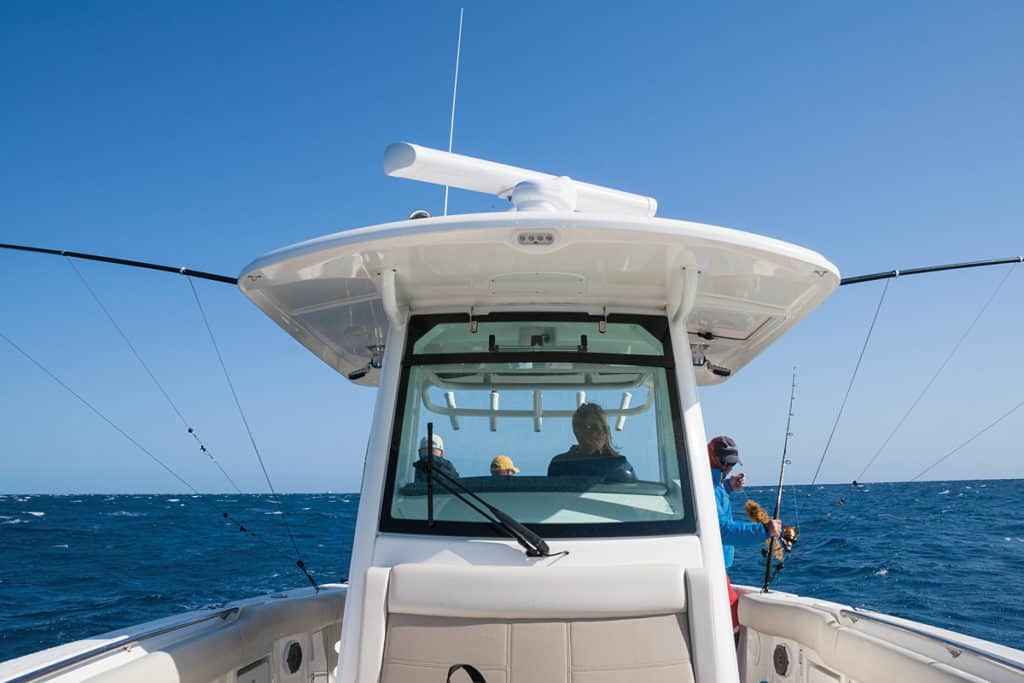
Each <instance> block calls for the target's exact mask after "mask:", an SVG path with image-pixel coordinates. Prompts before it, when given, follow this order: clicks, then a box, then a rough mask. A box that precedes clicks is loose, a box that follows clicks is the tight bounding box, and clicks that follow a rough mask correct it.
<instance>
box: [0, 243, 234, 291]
mask: <svg viewBox="0 0 1024 683" xmlns="http://www.w3.org/2000/svg"><path fill="white" fill-rule="evenodd" d="M0 249H13V250H15V251H29V252H32V253H34V254H50V255H52V256H67V257H68V258H77V259H85V260H87V261H102V262H103V263H115V264H117V265H119V266H131V267H132V268H145V269H147V270H159V271H162V272H164V273H177V274H178V275H188V276H189V277H197V278H200V279H202V280H212V281H213V282H223V283H225V284H229V285H237V284H238V278H237V277H229V276H227V275H218V274H216V273H207V272H204V271H202V270H192V269H191V268H185V267H175V266H164V265H160V264H159V263H147V262H146V261H132V260H129V259H123V258H114V257H113V256H100V255H98V254H84V253H82V252H80V251H64V250H62V249H44V248H42V247H28V246H25V245H23V244H3V243H0Z"/></svg>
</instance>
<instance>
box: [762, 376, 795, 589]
mask: <svg viewBox="0 0 1024 683" xmlns="http://www.w3.org/2000/svg"><path fill="white" fill-rule="evenodd" d="M795 398H796V367H794V368H793V383H792V385H791V386H790V389H789V414H788V415H787V416H786V439H785V440H784V441H783V442H782V463H781V464H780V465H779V490H778V491H777V492H776V493H775V513H774V514H773V515H772V519H773V520H774V519H778V518H779V512H780V510H781V508H782V479H783V477H784V476H785V474H786V465H788V464H789V460H786V452H787V451H788V450H789V437H791V436H793V432H791V431H789V426H790V424H792V421H793V399H795ZM774 556H775V537H774V536H772V537H771V538H770V539H769V541H768V557H767V558H766V559H765V564H764V586H762V588H761V592H762V593H767V592H768V584H770V583H771V582H772V558H773V557H774Z"/></svg>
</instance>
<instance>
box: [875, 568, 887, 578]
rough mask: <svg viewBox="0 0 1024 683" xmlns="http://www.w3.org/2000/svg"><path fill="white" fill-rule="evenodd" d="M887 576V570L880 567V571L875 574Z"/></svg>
mask: <svg viewBox="0 0 1024 683" xmlns="http://www.w3.org/2000/svg"><path fill="white" fill-rule="evenodd" d="M888 575H889V570H888V569H886V568H885V567H882V568H881V569H879V570H877V571H876V572H875V576H888Z"/></svg>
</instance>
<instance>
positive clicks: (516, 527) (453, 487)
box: [424, 423, 569, 557]
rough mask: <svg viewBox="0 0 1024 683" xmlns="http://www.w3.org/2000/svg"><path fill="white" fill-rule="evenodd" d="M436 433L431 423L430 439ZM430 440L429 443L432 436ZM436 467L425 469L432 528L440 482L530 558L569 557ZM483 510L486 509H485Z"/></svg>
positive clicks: (429, 427)
mask: <svg viewBox="0 0 1024 683" xmlns="http://www.w3.org/2000/svg"><path fill="white" fill-rule="evenodd" d="M433 431H434V430H433V423H428V424H427V432H428V435H429V434H430V433H432V432H433ZM427 438H428V439H429V438H430V436H428V437H427ZM428 457H430V458H433V457H434V454H433V453H430V454H429V455H428ZM432 465H433V463H431V462H429V461H428V462H426V463H425V464H424V467H425V468H426V470H427V498H428V500H427V518H428V523H430V524H431V525H433V520H434V496H433V489H434V486H433V485H434V482H435V481H436V482H437V483H438V484H440V485H441V487H442V488H443V489H445V490H446V491H448V493H450V494H452V495H453V496H455V497H456V498H458V499H459V500H461V501H462V502H463V503H465V504H466V505H467V506H469V507H470V508H471V509H473V510H474V511H476V512H477V514H479V515H480V516H481V517H483V518H484V519H486V520H487V521H488V522H490V523H491V524H493V525H495V526H497V527H499V528H500V529H502V530H503V531H504V532H505V533H507V534H508V535H509V536H511V537H512V538H514V539H515V540H516V543H518V544H519V545H521V546H522V547H523V549H524V550H525V551H526V556H527V557H553V556H554V555H568V554H569V551H568V550H564V551H562V552H560V553H552V552H551V550H550V548H549V547H548V544H547V543H546V542H545V541H544V539H543V538H541V537H540V535H539V534H537V533H535V532H534V531H531V530H530V529H529V528H527V527H526V525H524V524H523V523H522V522H520V521H518V520H517V519H515V518H514V517H512V516H511V515H509V514H508V513H506V512H504V511H502V510H500V509H499V508H497V507H495V506H494V505H491V504H490V503H488V502H487V501H486V500H484V499H483V498H481V497H480V496H478V495H476V494H475V493H473V492H472V491H470V490H469V489H467V488H466V487H465V485H463V483H462V482H460V481H458V480H457V479H455V478H454V477H452V476H450V475H448V474H447V473H445V472H442V471H440V470H438V469H435V468H434V467H433V466H432ZM474 501H475V502H474ZM478 503H479V505H478ZM481 506H483V507H482V508H481Z"/></svg>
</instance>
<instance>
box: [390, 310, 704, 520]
mask: <svg viewBox="0 0 1024 683" xmlns="http://www.w3.org/2000/svg"><path fill="white" fill-rule="evenodd" d="M413 320H414V321H415V324H411V325H410V339H409V347H410V350H409V352H407V354H406V362H405V367H404V368H403V373H402V382H401V386H400V395H399V399H398V400H399V405H398V408H399V409H398V411H397V416H396V420H397V421H396V425H395V427H396V429H395V433H394V435H393V439H392V449H391V451H392V452H391V460H390V462H389V467H388V483H387V489H386V494H385V505H384V510H383V511H382V512H383V514H382V520H381V521H382V524H381V528H382V530H384V531H403V532H413V533H439V534H458V535H493V531H492V530H489V528H488V526H487V524H486V523H484V522H482V520H481V519H480V516H479V514H478V513H476V512H474V510H473V509H471V508H470V507H469V506H467V505H465V504H464V503H463V502H462V501H459V500H457V499H455V498H454V497H453V496H452V495H451V494H450V493H449V492H448V491H446V490H445V489H444V488H443V487H438V486H435V488H434V494H433V508H434V509H433V518H434V520H435V525H434V526H432V527H428V526H427V524H426V520H427V507H428V495H427V489H428V486H427V478H428V472H427V467H426V466H425V465H426V464H427V459H428V458H430V461H429V462H430V464H431V465H432V467H433V470H434V472H435V473H437V472H440V473H441V474H442V475H447V476H449V477H454V478H457V479H458V481H459V482H460V483H461V484H462V485H463V486H465V487H466V488H467V489H469V490H470V491H472V492H474V493H476V494H477V495H479V496H480V497H481V498H483V499H484V500H486V501H487V502H488V503H490V504H491V505H494V506H496V507H499V508H501V509H502V510H503V511H504V512H506V513H508V514H509V515H511V516H512V517H513V518H515V519H516V520H518V521H520V522H522V523H524V524H528V525H529V526H530V527H531V528H534V529H535V530H537V532H538V533H541V534H542V535H545V536H546V537H572V536H595V535H616V536H618V535H642V534H659V533H680V532H684V531H692V529H693V526H694V525H693V520H692V519H691V518H690V517H691V516H690V515H689V514H688V512H687V510H688V509H689V495H688V489H687V484H686V483H685V482H686V481H687V477H686V476H683V475H684V471H683V470H682V468H683V467H684V466H685V465H684V463H685V460H684V458H683V457H682V455H683V454H682V446H681V444H682V432H681V429H682V424H681V420H680V418H679V417H678V410H677V408H676V406H677V403H678V402H677V400H676V390H675V383H674V375H673V369H672V365H671V353H670V348H669V345H668V335H667V325H666V324H665V321H664V319H660V318H638V317H631V318H628V319H625V318H614V317H613V318H611V319H609V320H608V321H607V322H604V321H602V320H601V319H597V318H594V319H591V318H588V317H582V316H575V317H572V318H566V319H564V320H562V319H556V320H538V319H535V318H531V319H521V320H516V319H510V318H509V317H508V316H505V317H501V316H493V317H491V318H486V319H481V320H480V321H479V322H478V323H477V325H476V331H475V332H474V331H472V329H471V327H470V324H469V322H468V321H467V319H466V318H465V317H464V316H462V317H461V318H459V319H457V320H454V321H453V320H451V316H444V317H435V318H414V319H413ZM602 328H603V329H604V331H603V332H602V331H601V330H602ZM428 424H429V425H430V426H431V428H432V433H433V435H434V437H433V442H432V443H428V441H427V433H428ZM435 476H436V474H435Z"/></svg>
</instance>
